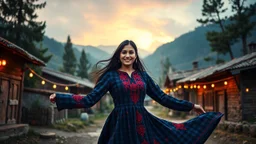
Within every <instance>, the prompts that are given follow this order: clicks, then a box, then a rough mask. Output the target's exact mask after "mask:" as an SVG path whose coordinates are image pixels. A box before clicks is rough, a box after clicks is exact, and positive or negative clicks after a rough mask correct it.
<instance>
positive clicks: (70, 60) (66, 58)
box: [61, 36, 76, 75]
mask: <svg viewBox="0 0 256 144" xmlns="http://www.w3.org/2000/svg"><path fill="white" fill-rule="evenodd" d="M64 49H65V50H64V54H63V57H62V59H63V68H62V69H61V71H62V72H65V73H69V74H72V75H74V74H75V71H76V57H75V54H74V51H73V48H72V42H71V39H70V36H68V39H67V43H66V45H65V47H64Z"/></svg>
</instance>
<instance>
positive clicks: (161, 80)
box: [159, 57, 175, 86]
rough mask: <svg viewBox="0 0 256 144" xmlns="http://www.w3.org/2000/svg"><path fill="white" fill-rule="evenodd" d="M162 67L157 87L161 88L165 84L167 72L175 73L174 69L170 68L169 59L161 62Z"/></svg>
mask: <svg viewBox="0 0 256 144" xmlns="http://www.w3.org/2000/svg"><path fill="white" fill-rule="evenodd" d="M161 66H162V74H161V77H160V78H159V85H160V86H162V85H163V84H164V82H165V78H166V75H167V74H168V73H169V71H170V70H171V71H175V68H174V67H173V66H172V64H171V62H170V59H169V57H166V58H165V59H164V60H162V61H161Z"/></svg>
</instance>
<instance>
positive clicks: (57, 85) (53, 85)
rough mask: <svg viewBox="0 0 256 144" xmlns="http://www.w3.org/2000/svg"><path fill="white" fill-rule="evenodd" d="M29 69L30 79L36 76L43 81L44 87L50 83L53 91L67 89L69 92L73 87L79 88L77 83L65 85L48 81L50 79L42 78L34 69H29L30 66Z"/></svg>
mask: <svg viewBox="0 0 256 144" xmlns="http://www.w3.org/2000/svg"><path fill="white" fill-rule="evenodd" d="M27 69H29V71H30V73H29V77H30V78H32V77H34V75H35V76H37V77H38V78H40V79H41V84H42V85H45V84H46V83H49V84H51V85H52V88H53V89H56V88H57V87H64V89H65V90H66V91H68V90H69V87H72V86H77V87H78V86H79V84H78V83H75V84H63V83H57V82H53V81H51V80H48V79H46V78H44V77H42V76H41V75H39V74H38V73H36V72H35V71H34V70H33V69H31V68H30V67H28V66H27Z"/></svg>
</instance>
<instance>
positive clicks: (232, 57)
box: [227, 42, 234, 60]
mask: <svg viewBox="0 0 256 144" xmlns="http://www.w3.org/2000/svg"><path fill="white" fill-rule="evenodd" d="M227 45H228V52H229V55H230V59H231V60H232V59H234V55H233V52H232V50H231V47H230V44H229V42H227Z"/></svg>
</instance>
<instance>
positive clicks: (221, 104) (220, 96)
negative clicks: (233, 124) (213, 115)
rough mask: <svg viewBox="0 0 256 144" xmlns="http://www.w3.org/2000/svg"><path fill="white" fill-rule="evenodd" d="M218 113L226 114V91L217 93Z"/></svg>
mask: <svg viewBox="0 0 256 144" xmlns="http://www.w3.org/2000/svg"><path fill="white" fill-rule="evenodd" d="M216 111H218V112H221V113H224V112H225V93H224V91H217V92H216Z"/></svg>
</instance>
